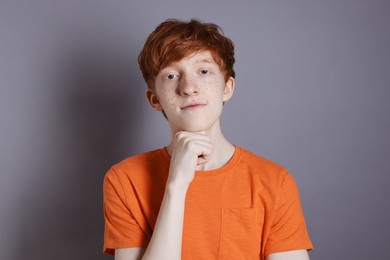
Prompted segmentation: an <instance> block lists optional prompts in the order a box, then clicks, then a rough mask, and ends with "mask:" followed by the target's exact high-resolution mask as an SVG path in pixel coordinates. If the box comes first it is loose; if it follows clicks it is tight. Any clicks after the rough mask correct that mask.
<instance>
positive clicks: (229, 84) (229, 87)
mask: <svg viewBox="0 0 390 260" xmlns="http://www.w3.org/2000/svg"><path fill="white" fill-rule="evenodd" d="M234 84H235V82H234V78H233V77H230V78H229V79H228V80H227V81H226V83H225V89H224V92H223V102H226V101H228V100H229V99H230V98H231V97H232V96H233V92H234Z"/></svg>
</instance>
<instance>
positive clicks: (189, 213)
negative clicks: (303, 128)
mask: <svg viewBox="0 0 390 260" xmlns="http://www.w3.org/2000/svg"><path fill="white" fill-rule="evenodd" d="M169 163H170V157H169V154H168V153H167V151H166V149H165V148H163V149H159V150H154V151H151V152H147V153H143V154H139V155H136V156H133V157H130V158H128V159H126V160H123V161H122V162H120V163H118V164H116V165H114V166H113V167H111V169H110V170H109V171H108V173H107V174H106V176H105V179H104V217H105V230H104V231H105V232H104V249H103V250H104V252H105V253H107V254H114V252H115V249H116V248H127V247H147V246H148V243H149V241H150V238H151V236H152V233H153V229H154V225H155V222H156V219H157V215H158V212H159V208H160V205H161V201H162V197H163V195H164V189H165V182H166V180H167V176H168V170H169ZM311 248H312V243H311V241H310V238H309V235H308V233H307V230H306V224H305V220H304V216H303V212H302V208H301V203H300V200H299V194H298V189H297V186H296V184H295V182H294V179H293V178H292V176H291V175H290V174H289V173H288V172H287V170H286V169H285V168H283V167H281V166H279V165H277V164H275V163H273V162H271V161H268V160H266V159H264V158H261V157H259V156H257V155H255V154H253V153H251V152H249V151H246V150H244V149H242V148H239V147H236V151H235V153H234V155H233V157H232V158H231V160H230V161H229V162H228V163H227V164H226V165H225V166H223V167H221V168H219V169H216V170H211V171H197V172H196V173H195V178H194V180H193V181H192V182H191V184H190V186H189V189H188V191H187V195H186V203H185V212H184V226H183V241H182V259H185V260H186V259H196V260H199V259H207V260H208V259H259V258H260V259H264V257H265V255H267V254H270V253H275V252H283V251H289V250H298V249H311Z"/></svg>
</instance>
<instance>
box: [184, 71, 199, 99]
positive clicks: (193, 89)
mask: <svg viewBox="0 0 390 260" xmlns="http://www.w3.org/2000/svg"><path fill="white" fill-rule="evenodd" d="M179 94H180V95H182V96H192V95H197V94H199V86H198V84H197V82H196V80H194V79H193V78H191V77H189V76H182V77H181V78H180V85H179Z"/></svg>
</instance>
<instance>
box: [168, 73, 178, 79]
mask: <svg viewBox="0 0 390 260" xmlns="http://www.w3.org/2000/svg"><path fill="white" fill-rule="evenodd" d="M178 77H179V75H177V74H169V75H168V76H167V77H166V78H167V79H170V80H171V79H174V78H178Z"/></svg>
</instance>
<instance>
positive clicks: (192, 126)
mask: <svg viewBox="0 0 390 260" xmlns="http://www.w3.org/2000/svg"><path fill="white" fill-rule="evenodd" d="M212 126H213V125H212V124H205V123H203V124H201V123H196V122H191V123H189V124H185V125H182V126H181V127H180V129H181V130H183V131H188V132H202V131H208V130H210V129H211V128H212Z"/></svg>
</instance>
